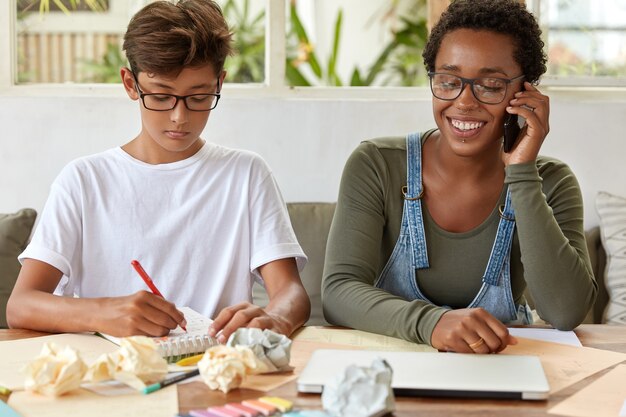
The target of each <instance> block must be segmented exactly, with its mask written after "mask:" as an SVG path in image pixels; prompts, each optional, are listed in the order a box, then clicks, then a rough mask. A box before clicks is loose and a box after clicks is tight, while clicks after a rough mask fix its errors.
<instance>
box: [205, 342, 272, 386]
mask: <svg viewBox="0 0 626 417" xmlns="http://www.w3.org/2000/svg"><path fill="white" fill-rule="evenodd" d="M261 366H263V365H262V364H261V363H260V362H259V361H258V360H257V358H256V356H255V355H254V353H253V352H252V350H250V349H248V348H247V347H245V346H236V347H232V346H225V345H218V346H213V347H211V348H209V349H207V351H206V352H205V353H204V356H202V359H200V362H198V369H199V370H200V376H202V379H203V380H204V383H205V384H207V385H208V386H209V388H211V389H219V390H220V391H222V392H223V393H227V392H228V391H230V390H231V389H233V388H237V387H239V386H240V385H241V383H242V381H243V379H244V378H245V376H246V375H248V374H253V373H258V372H257V370H258V368H259V367H261Z"/></svg>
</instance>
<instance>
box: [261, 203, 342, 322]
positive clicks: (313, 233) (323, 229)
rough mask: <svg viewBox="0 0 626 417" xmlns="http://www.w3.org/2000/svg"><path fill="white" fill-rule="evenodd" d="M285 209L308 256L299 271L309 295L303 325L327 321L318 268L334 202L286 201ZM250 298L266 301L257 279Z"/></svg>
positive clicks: (324, 251) (322, 258) (333, 210)
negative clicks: (307, 308)
mask: <svg viewBox="0 0 626 417" xmlns="http://www.w3.org/2000/svg"><path fill="white" fill-rule="evenodd" d="M287 209H288V210H289V217H290V218H291V224H292V226H293V230H294V231H295V233H296V236H297V238H298V242H299V243H300V246H302V249H303V250H304V253H305V254H306V255H307V257H308V259H309V260H308V262H307V264H306V266H305V267H304V270H302V272H301V273H300V278H302V283H303V284H304V288H305V289H306V291H307V293H308V295H309V298H310V299H311V317H310V318H309V321H307V323H306V325H307V326H322V325H327V324H328V323H327V322H326V320H324V313H323V312H322V294H321V291H322V272H323V269H324V256H325V254H326V240H327V239H328V232H329V230H330V223H331V222H332V220H333V214H334V213H335V203H288V204H287ZM252 299H253V302H254V304H256V305H259V306H262V307H264V306H266V305H267V302H268V299H267V293H266V292H265V289H264V288H263V287H262V286H261V285H259V284H258V283H255V284H254V286H253V287H252Z"/></svg>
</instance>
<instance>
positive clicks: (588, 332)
mask: <svg viewBox="0 0 626 417" xmlns="http://www.w3.org/2000/svg"><path fill="white" fill-rule="evenodd" d="M575 332H576V334H577V335H578V338H579V339H580V341H581V342H582V344H583V345H584V346H588V347H593V348H598V349H605V350H611V351H615V352H623V353H626V327H625V326H609V325H597V324H584V325H581V326H579V327H578V328H577V329H576V330H575ZM43 335H45V333H38V332H32V331H27V330H3V329H0V341H2V340H14V339H23V338H28V337H35V336H43ZM606 372H608V369H606V370H604V371H601V372H598V373H597V374H595V375H592V376H590V377H589V378H586V379H584V380H582V381H580V382H578V383H577V384H574V385H572V386H570V387H568V388H566V389H564V390H561V391H560V392H558V393H557V394H556V395H553V396H551V397H550V399H549V400H547V401H521V400H483V399H454V398H407V397H396V412H395V413H394V416H397V417H409V416H411V417H413V416H422V415H423V416H429V417H431V416H432V417H436V416H442V417H444V416H445V417H455V416H463V417H465V416H481V417H491V416H493V417H495V416H498V417H500V416H549V414H548V413H547V411H548V409H550V408H551V407H553V406H554V405H556V404H557V403H558V402H560V401H562V400H563V399H565V398H566V397H568V396H570V395H572V394H573V393H575V392H577V391H579V390H580V389H582V388H584V387H585V386H587V385H588V384H589V383H591V382H592V381H594V380H596V379H597V378H598V377H600V376H601V375H603V374H605V373H606ZM269 394H270V395H276V396H279V397H282V398H286V399H289V400H291V401H293V402H294V404H295V406H296V407H298V408H317V409H321V400H320V396H319V395H317V394H299V393H298V392H297V389H296V383H295V381H292V382H290V383H287V384H285V385H283V386H281V387H279V388H277V389H275V390H273V391H271V392H270V393H269ZM261 395H266V394H265V393H260V392H258V391H252V390H243V389H236V390H233V391H231V392H230V393H228V394H223V393H221V392H219V391H211V390H210V389H209V388H208V387H207V386H206V385H204V384H203V383H201V382H192V383H189V384H185V385H180V386H179V390H178V403H179V406H180V411H181V412H187V411H189V410H191V409H198V408H206V407H208V406H211V405H222V404H224V403H227V402H239V401H243V400H245V399H249V398H258V397H260V396H261ZM0 398H2V400H4V401H6V400H7V397H6V396H5V397H0Z"/></svg>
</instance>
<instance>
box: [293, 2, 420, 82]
mask: <svg viewBox="0 0 626 417" xmlns="http://www.w3.org/2000/svg"><path fill="white" fill-rule="evenodd" d="M425 5H426V4H425V0H414V2H413V4H412V6H411V7H410V9H409V10H408V13H407V14H408V15H410V16H411V18H409V17H402V16H398V7H399V5H398V1H397V0H395V1H393V2H392V4H391V5H390V7H389V9H388V10H387V11H386V12H385V13H383V19H382V20H383V21H385V20H393V21H394V22H393V23H396V22H397V24H398V26H399V28H397V29H392V39H391V41H389V43H388V44H387V45H385V47H384V48H383V49H382V51H381V53H380V54H379V55H378V57H377V58H376V59H375V60H374V62H373V64H372V65H370V66H369V67H368V68H367V70H366V71H362V70H360V69H359V68H358V67H356V66H355V67H354V69H353V70H352V75H351V77H350V80H349V82H346V83H344V82H342V81H341V80H340V79H339V76H338V75H337V72H336V65H337V61H338V57H339V43H340V39H341V26H342V20H343V11H342V10H339V11H338V13H337V17H336V19H335V25H334V35H333V46H332V49H331V53H330V56H329V58H328V60H327V63H326V71H324V70H323V68H322V65H321V64H320V61H319V59H318V57H317V54H316V52H315V48H314V46H313V45H312V43H311V42H310V40H309V36H308V34H307V32H306V29H305V28H304V26H303V25H302V21H301V20H300V17H299V16H298V13H297V9H296V5H295V1H292V2H291V5H290V23H291V31H290V33H289V36H288V40H289V41H290V42H289V43H288V47H289V49H288V55H287V56H288V58H287V67H286V77H287V80H288V82H289V84H290V85H293V86H310V85H313V84H314V83H313V82H312V81H310V79H309V78H307V76H306V75H305V74H304V71H302V69H303V68H305V67H306V70H305V71H306V72H307V73H309V74H310V75H309V76H308V77H311V76H313V77H315V78H316V81H315V83H316V84H325V85H334V86H340V85H343V84H348V85H351V86H368V85H373V84H375V83H377V84H379V85H390V84H394V85H398V84H399V85H403V86H412V85H422V84H424V83H425V82H426V80H427V75H426V70H425V69H424V65H423V62H422V50H423V49H424V45H425V43H426V39H427V36H428V30H427V27H426V18H425Z"/></svg>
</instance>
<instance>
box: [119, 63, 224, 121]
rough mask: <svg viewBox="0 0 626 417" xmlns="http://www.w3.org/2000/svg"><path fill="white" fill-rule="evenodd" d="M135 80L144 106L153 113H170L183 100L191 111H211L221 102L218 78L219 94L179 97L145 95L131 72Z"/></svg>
mask: <svg viewBox="0 0 626 417" xmlns="http://www.w3.org/2000/svg"><path fill="white" fill-rule="evenodd" d="M131 73H132V74H133V78H135V88H136V89H137V93H139V97H140V98H141V102H142V103H143V106H144V107H145V108H146V109H148V110H152V111H170V110H173V109H174V108H176V106H177V105H178V101H179V100H182V101H183V102H184V103H185V107H186V108H187V110H189V111H198V112H201V111H211V110H213V109H214V108H216V107H217V103H218V102H219V101H220V97H221V96H222V95H221V94H220V79H219V77H218V78H217V93H202V94H189V95H186V96H177V95H175V94H167V93H144V92H143V91H142V90H141V88H140V87H139V80H138V79H137V75H136V74H135V72H134V71H131Z"/></svg>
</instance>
